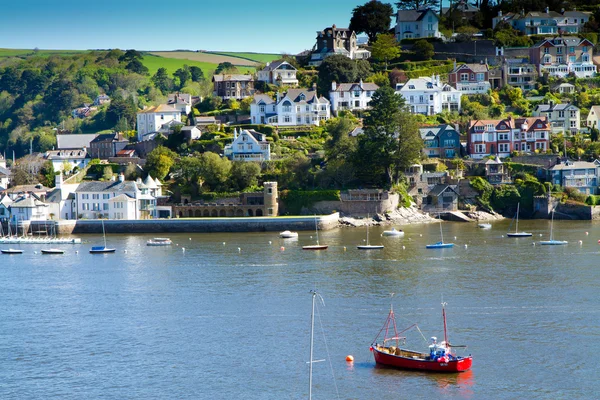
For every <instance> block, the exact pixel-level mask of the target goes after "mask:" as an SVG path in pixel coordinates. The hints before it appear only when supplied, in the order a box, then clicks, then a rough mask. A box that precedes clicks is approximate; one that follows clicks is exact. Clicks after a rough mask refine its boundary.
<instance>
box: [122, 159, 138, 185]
mask: <svg viewBox="0 0 600 400" xmlns="http://www.w3.org/2000/svg"><path fill="white" fill-rule="evenodd" d="M123 175H125V179H127V180H129V181H133V180H136V179H137V178H139V177H140V171H139V169H138V166H137V165H136V164H134V163H129V164H127V167H125V173H124V174H123Z"/></svg>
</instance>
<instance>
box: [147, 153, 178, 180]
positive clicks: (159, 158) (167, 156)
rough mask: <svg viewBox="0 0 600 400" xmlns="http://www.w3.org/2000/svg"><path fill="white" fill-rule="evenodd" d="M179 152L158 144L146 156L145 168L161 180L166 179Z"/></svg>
mask: <svg viewBox="0 0 600 400" xmlns="http://www.w3.org/2000/svg"><path fill="white" fill-rule="evenodd" d="M175 157H177V154H176V153H175V152H173V151H172V150H170V149H168V148H166V147H163V146H158V147H157V148H155V149H154V150H152V151H151V152H150V153H148V155H147V156H146V165H144V170H145V171H146V172H148V173H149V174H150V175H152V176H153V177H155V178H158V179H159V180H161V181H162V180H164V179H165V177H166V176H167V174H168V173H169V171H170V170H171V167H172V166H173V164H174V163H175Z"/></svg>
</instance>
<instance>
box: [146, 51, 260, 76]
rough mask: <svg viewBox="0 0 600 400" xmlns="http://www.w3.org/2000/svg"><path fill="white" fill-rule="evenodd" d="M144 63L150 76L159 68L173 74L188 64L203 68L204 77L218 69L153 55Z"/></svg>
mask: <svg viewBox="0 0 600 400" xmlns="http://www.w3.org/2000/svg"><path fill="white" fill-rule="evenodd" d="M142 63H143V64H144V65H145V66H146V67H147V68H148V70H149V71H150V75H154V74H155V73H156V71H158V69H159V68H166V69H167V72H168V73H169V74H172V73H173V72H175V71H176V70H178V69H179V68H181V67H182V66H183V65H184V64H187V65H189V66H190V67H191V66H192V65H195V66H197V67H200V68H202V71H203V72H204V75H212V74H213V72H214V71H215V69H216V68H217V64H214V63H208V62H201V61H194V60H189V59H185V58H166V57H159V56H155V55H151V54H147V55H145V56H144V59H143V60H142ZM238 70H239V71H240V73H247V72H254V68H252V67H238Z"/></svg>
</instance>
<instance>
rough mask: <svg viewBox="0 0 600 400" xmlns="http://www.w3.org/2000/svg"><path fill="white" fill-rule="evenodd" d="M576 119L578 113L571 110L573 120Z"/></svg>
mask: <svg viewBox="0 0 600 400" xmlns="http://www.w3.org/2000/svg"><path fill="white" fill-rule="evenodd" d="M576 117H577V111H573V110H571V118H576Z"/></svg>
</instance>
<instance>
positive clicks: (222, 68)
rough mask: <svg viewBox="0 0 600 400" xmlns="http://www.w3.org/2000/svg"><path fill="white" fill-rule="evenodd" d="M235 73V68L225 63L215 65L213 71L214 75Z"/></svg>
mask: <svg viewBox="0 0 600 400" xmlns="http://www.w3.org/2000/svg"><path fill="white" fill-rule="evenodd" d="M233 72H237V68H236V67H235V65H233V64H232V63H230V62H228V61H225V62H222V63H220V64H219V65H217V69H215V75H218V74H225V73H233Z"/></svg>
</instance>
